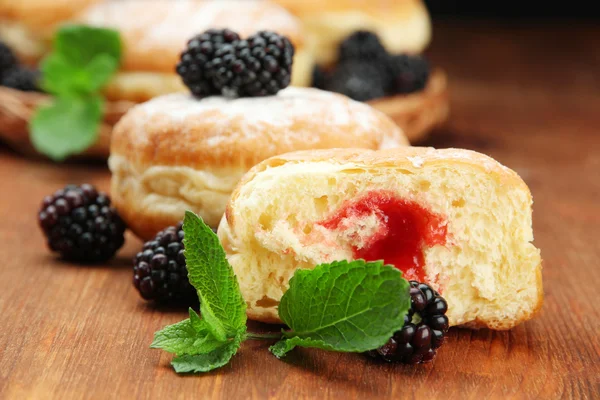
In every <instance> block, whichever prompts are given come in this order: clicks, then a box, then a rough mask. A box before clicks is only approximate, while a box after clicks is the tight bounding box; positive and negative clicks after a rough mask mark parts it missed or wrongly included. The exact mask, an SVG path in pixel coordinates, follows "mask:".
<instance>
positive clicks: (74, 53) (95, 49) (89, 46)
mask: <svg viewBox="0 0 600 400" xmlns="http://www.w3.org/2000/svg"><path fill="white" fill-rule="evenodd" d="M53 47H54V49H53V50H54V51H55V52H57V53H59V54H61V55H62V57H64V58H65V60H66V61H67V62H68V63H69V64H70V65H73V66H74V67H80V68H84V67H86V66H87V65H88V64H89V63H90V62H92V60H93V59H94V58H96V56H97V55H99V54H106V55H108V56H110V57H111V58H112V59H114V60H116V61H117V63H118V62H119V60H120V59H121V53H122V45H121V39H120V36H119V32H117V31H115V30H113V29H107V28H98V27H92V26H86V25H65V26H63V27H61V28H60V30H59V31H58V32H57V33H56V36H55V37H54V43H53Z"/></svg>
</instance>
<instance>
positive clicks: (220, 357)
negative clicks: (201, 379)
mask: <svg viewBox="0 0 600 400" xmlns="http://www.w3.org/2000/svg"><path fill="white" fill-rule="evenodd" d="M243 340H244V337H243V335H237V336H236V337H235V338H234V339H233V340H231V341H228V342H227V343H225V344H223V345H221V346H220V347H218V348H216V349H215V350H213V351H211V352H209V353H206V354H197V355H183V356H179V357H175V358H174V359H173V361H171V365H173V368H175V372H177V373H186V372H208V371H212V370H213V369H216V368H219V367H222V366H223V365H225V364H227V363H228V362H229V360H231V357H233V355H234V354H235V353H237V351H238V349H239V348H240V345H241V343H242V341H243Z"/></svg>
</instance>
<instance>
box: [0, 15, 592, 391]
mask: <svg viewBox="0 0 600 400" xmlns="http://www.w3.org/2000/svg"><path fill="white" fill-rule="evenodd" d="M436 27H437V29H436V30H435V36H434V37H435V40H434V43H433V45H432V47H431V49H430V52H429V53H430V56H431V59H432V60H433V61H434V62H435V64H436V65H441V66H443V67H444V68H445V69H446V70H447V71H448V73H449V76H450V79H451V89H452V95H451V102H452V116H451V118H450V120H449V122H448V123H447V125H446V126H445V127H444V128H442V129H440V130H438V131H437V132H436V133H435V136H434V137H433V138H431V139H430V140H429V141H428V143H427V144H430V145H434V146H437V147H451V146H452V147H464V148H469V149H474V150H478V151H482V152H485V153H487V154H490V155H491V156H493V157H495V158H496V159H498V160H499V161H501V162H502V163H504V164H506V165H508V166H510V167H511V168H513V169H515V170H516V171H517V172H519V173H520V174H521V176H522V177H523V179H524V180H525V181H526V182H527V183H528V184H529V186H530V187H531V190H532V192H533V196H534V200H535V205H534V232H535V243H536V245H537V246H538V247H540V248H541V249H542V256H543V258H544V271H543V276H544V286H545V292H546V299H545V304H544V307H543V309H542V312H541V313H540V314H539V315H538V316H537V317H536V318H535V319H533V320H532V321H529V322H527V323H524V324H522V325H520V326H519V327H517V328H515V329H513V330H511V331H509V332H493V331H489V330H480V331H472V330H464V329H452V330H451V331H450V334H449V340H448V342H447V344H445V345H444V346H443V347H442V349H441V350H440V352H439V354H438V357H437V359H436V360H435V362H434V363H433V364H430V365H425V366H417V367H411V366H402V365H387V364H378V363H375V362H373V361H371V360H368V359H366V358H364V357H362V356H360V355H353V354H335V353H327V352H323V351H316V350H306V349H300V350H296V351H294V352H293V353H292V354H291V355H290V356H289V357H288V358H287V359H286V361H285V362H282V361H278V360H276V359H275V358H274V357H273V356H271V355H270V354H269V353H268V351H267V344H265V343H257V342H247V343H245V344H244V345H243V346H242V349H241V351H240V353H239V354H238V355H237V356H235V358H234V359H233V361H232V362H231V364H229V365H228V366H226V367H224V368H222V369H220V370H218V371H215V372H212V373H209V374H206V375H202V376H197V375H196V376H184V377H181V376H177V375H176V374H175V373H174V372H173V370H172V369H171V367H170V366H169V361H170V359H171V356H170V355H169V354H167V353H165V352H162V351H159V350H150V349H149V348H148V346H149V344H150V342H151V340H152V337H153V333H154V331H156V330H158V329H160V328H161V327H163V326H165V325H167V324H170V323H173V322H176V321H179V320H181V319H183V318H184V317H185V312H184V311H177V310H168V309H159V308H155V307H152V306H150V305H147V304H145V303H144V302H143V301H141V300H140V298H139V297H138V295H137V293H136V291H135V290H134V289H133V287H132V284H131V279H132V271H131V264H130V259H131V257H132V256H133V255H134V254H135V252H136V251H137V249H138V248H139V247H140V245H141V243H140V242H139V241H138V240H137V239H135V238H134V237H133V236H131V235H130V236H128V237H127V244H126V246H125V247H124V248H123V249H122V251H121V252H120V253H119V254H118V257H117V258H116V259H115V260H113V261H112V262H111V263H110V264H108V265H103V266H96V267H81V266H75V265H70V264H67V263H63V262H60V261H58V260H56V259H55V258H54V257H53V256H52V255H51V254H50V253H49V252H48V251H46V249H45V247H44V241H43V239H42V235H41V233H40V231H39V230H38V227H37V225H36V211H37V207H38V204H39V202H40V200H41V199H42V197H43V196H44V195H45V194H47V193H51V192H53V191H54V190H55V189H57V188H59V187H61V186H62V185H64V184H66V183H68V182H79V183H81V182H91V183H94V184H97V185H99V186H101V187H103V188H107V183H108V179H109V174H108V172H107V170H106V168H105V167H104V166H103V165H97V166H91V167H90V166H83V165H62V166H60V165H59V166H57V165H51V164H49V163H43V162H35V161H31V160H26V159H23V158H21V157H19V156H17V155H16V154H14V153H11V152H10V151H9V150H7V149H6V148H2V147H0V221H1V222H0V260H1V262H2V264H1V266H0V271H1V272H0V399H26V398H38V399H47V398H55V399H69V398H86V399H88V398H90V399H92V398H93V399H103V398H119V399H126V398H156V399H171V398H223V399H238V398H282V399H296V398H335V399H351V398H360V399H365V398H371V397H373V398H375V397H377V398H404V397H406V398H419V399H420V398H431V399H435V398H443V399H446V398H457V399H464V398H474V399H487V398H500V399H504V398H511V397H514V398H544V399H553V398H554V399H558V398H561V399H562V398H577V399H585V398H589V399H592V398H600V311H599V310H600V301H599V300H598V298H597V297H596V296H598V289H597V286H598V285H599V284H600V279H599V277H600V263H599V262H600V207H599V203H600V53H599V52H598V43H599V42H600V27H594V26H592V25H578V24H577V23H575V22H563V23H551V24H549V23H530V22H526V21H525V22H521V23H519V24H516V25H515V24H509V23H499V22H495V23H493V22H485V21H484V22H477V23H474V22H466V21H465V22H448V21H446V22H438V23H437V25H436ZM251 328H252V327H251Z"/></svg>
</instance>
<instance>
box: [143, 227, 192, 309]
mask: <svg viewBox="0 0 600 400" xmlns="http://www.w3.org/2000/svg"><path fill="white" fill-rule="evenodd" d="M183 237H184V232H183V228H182V223H181V222H180V223H179V224H178V225H177V226H171V227H169V228H166V229H164V230H162V231H161V232H159V233H158V234H157V235H156V237H155V238H154V239H153V240H151V241H149V242H146V243H145V244H144V247H143V249H142V251H140V252H139V253H137V255H136V256H135V259H134V266H133V285H134V286H135V288H136V289H137V290H138V291H139V292H140V295H141V296H142V297H143V298H144V299H146V300H154V301H156V302H158V303H183V304H186V305H193V304H194V303H197V301H198V297H197V295H196V290H195V289H194V288H193V287H192V285H191V284H190V282H189V281H188V272H187V268H186V263H185V256H184V254H183Z"/></svg>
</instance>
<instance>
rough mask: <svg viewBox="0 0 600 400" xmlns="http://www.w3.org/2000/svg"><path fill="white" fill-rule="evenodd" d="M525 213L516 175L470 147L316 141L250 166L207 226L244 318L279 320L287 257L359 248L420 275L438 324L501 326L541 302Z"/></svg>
mask: <svg viewBox="0 0 600 400" xmlns="http://www.w3.org/2000/svg"><path fill="white" fill-rule="evenodd" d="M531 217H532V197H531V194H530V191H529V189H528V187H527V186H526V184H525V183H524V182H523V180H521V178H520V177H519V176H518V175H517V174H516V173H515V172H514V171H512V170H510V169H508V168H506V167H504V166H502V165H501V164H500V163H498V162H497V161H495V160H493V159H492V158H489V157H487V156H485V155H482V154H479V153H476V152H473V151H468V150H460V149H445V150H436V149H433V148H420V147H400V148H394V149H384V150H368V149H325V150H308V151H298V152H293V153H290V154H284V155H280V156H275V157H272V158H269V159H267V160H265V161H263V162H261V163H260V164H258V165H256V166H255V167H254V168H252V169H251V170H250V171H249V172H248V173H247V174H246V175H245V176H244V177H243V178H242V180H241V182H240V183H239V185H238V186H237V188H236V189H235V190H234V191H233V194H232V195H231V198H230V201H229V203H228V205H227V208H226V213H225V216H224V217H223V219H222V221H221V223H220V225H219V229H218V235H219V238H220V240H221V242H222V244H223V246H224V248H225V251H226V254H227V258H228V260H229V263H230V264H231V266H232V267H233V269H234V271H235V273H236V275H237V278H238V281H239V284H240V289H241V291H242V294H243V296H244V299H245V300H246V302H247V305H248V309H247V313H248V317H249V318H251V319H253V320H258V321H262V322H269V323H279V322H281V321H280V320H279V317H278V312H277V306H278V304H279V301H280V299H281V296H282V295H283V293H284V292H285V291H286V290H287V288H288V282H289V279H290V278H291V277H292V276H293V274H294V272H295V271H296V270H297V269H299V268H314V267H315V266H316V265H319V264H321V263H327V262H332V261H336V260H351V259H365V260H369V261H372V260H383V261H384V262H385V263H387V264H390V265H393V266H395V267H396V268H398V269H400V270H401V271H402V273H403V276H404V277H405V278H406V279H410V280H417V281H419V282H425V283H427V284H429V285H431V286H432V287H433V288H434V289H435V290H437V291H438V292H440V293H441V295H442V296H444V298H445V299H446V301H447V303H448V311H447V314H446V315H447V316H448V318H449V321H450V325H464V326H469V327H473V328H482V327H487V328H491V329H500V330H502V329H510V328H512V327H514V326H515V325H517V324H519V323H521V322H523V321H525V320H527V319H529V318H531V317H532V316H533V314H534V313H535V312H536V311H537V310H539V309H540V307H541V305H542V299H543V289H542V278H541V259H540V252H539V250H538V249H537V248H536V247H535V246H534V245H533V244H532V241H533V232H532V227H531V225H532V218H531Z"/></svg>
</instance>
